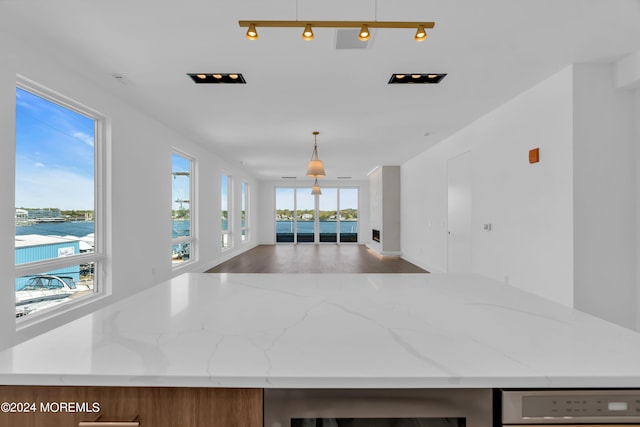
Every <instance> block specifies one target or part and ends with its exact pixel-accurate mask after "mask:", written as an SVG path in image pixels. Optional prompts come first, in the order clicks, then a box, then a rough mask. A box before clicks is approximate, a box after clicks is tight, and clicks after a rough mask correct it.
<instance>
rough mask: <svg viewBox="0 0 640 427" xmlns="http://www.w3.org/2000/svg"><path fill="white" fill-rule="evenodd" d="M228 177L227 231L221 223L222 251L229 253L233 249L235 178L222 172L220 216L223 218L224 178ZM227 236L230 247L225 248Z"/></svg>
mask: <svg viewBox="0 0 640 427" xmlns="http://www.w3.org/2000/svg"><path fill="white" fill-rule="evenodd" d="M223 176H226V177H227V229H226V230H223V229H222V223H220V232H221V233H220V248H221V250H222V251H223V252H224V251H228V250H230V249H232V248H233V177H232V175H231V174H230V173H228V172H226V171H222V172H220V215H221V217H222V211H223V209H222V197H223V195H222V177H223ZM225 235H226V236H227V240H226V241H227V242H228V245H227V246H224V242H225Z"/></svg>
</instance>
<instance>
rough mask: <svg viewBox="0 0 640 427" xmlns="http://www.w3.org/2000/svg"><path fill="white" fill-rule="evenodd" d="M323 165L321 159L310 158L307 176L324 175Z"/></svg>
mask: <svg viewBox="0 0 640 427" xmlns="http://www.w3.org/2000/svg"><path fill="white" fill-rule="evenodd" d="M325 175H326V173H325V172H324V165H323V164H322V160H311V161H310V162H309V166H307V176H309V177H314V176H320V177H322V176H325Z"/></svg>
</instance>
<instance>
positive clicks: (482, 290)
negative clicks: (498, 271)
mask: <svg viewBox="0 0 640 427" xmlns="http://www.w3.org/2000/svg"><path fill="white" fill-rule="evenodd" d="M0 384H5V385H10V384H24V385H125V386H129V385H130V386H194V387H200V386H204V387H264V388H281V387H287V388H289V387H291V388H294V387H299V388H347V387H348V388H391V387H393V388H453V387H455V388H462V387H511V388H516V387H525V388H538V387H540V388H545V387H640V334H638V333H637V332H634V331H631V330H628V329H625V328H622V327H619V326H616V325H613V324H611V323H608V322H606V321H603V320H600V319H597V318H595V317H593V316H590V315H587V314H585V313H582V312H580V311H577V310H573V309H570V308H567V307H564V306H562V305H559V304H555V303H552V302H550V301H548V300H545V299H543V298H540V297H537V296H534V295H531V294H529V293H525V292H522V291H519V290H517V289H515V288H513V287H511V286H508V285H504V284H501V283H498V282H495V281H492V280H489V279H486V278H483V277H481V276H477V275H471V274H469V275H449V274H185V275H182V276H179V277H177V278H175V279H173V280H171V281H168V282H165V283H161V284H159V285H157V286H154V287H152V288H150V289H148V290H145V291H143V292H141V293H139V294H136V295H133V296H132V297H129V298H127V299H125V300H122V301H120V302H117V303H115V304H113V305H111V306H109V307H106V308H104V309H101V310H99V311H97V312H95V313H92V314H90V315H87V316H85V317H82V318H80V319H78V320H76V321H73V322H72V323H69V324H67V325H64V326H62V327H60V328H57V329H55V330H53V331H50V332H48V333H45V334H43V335H41V336H38V337H35V338H33V339H31V340H29V341H26V342H24V343H22V344H19V345H17V346H15V347H13V348H11V349H8V350H5V351H4V352H0Z"/></svg>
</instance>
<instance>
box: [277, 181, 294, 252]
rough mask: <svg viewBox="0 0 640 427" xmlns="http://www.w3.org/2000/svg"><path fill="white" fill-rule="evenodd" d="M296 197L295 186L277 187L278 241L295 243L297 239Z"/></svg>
mask: <svg viewBox="0 0 640 427" xmlns="http://www.w3.org/2000/svg"><path fill="white" fill-rule="evenodd" d="M295 198H296V193H295V189H294V188H276V243H293V242H294V240H295V239H294V236H295V234H294V221H293V218H294V217H293V214H294V212H295V210H296V202H295Z"/></svg>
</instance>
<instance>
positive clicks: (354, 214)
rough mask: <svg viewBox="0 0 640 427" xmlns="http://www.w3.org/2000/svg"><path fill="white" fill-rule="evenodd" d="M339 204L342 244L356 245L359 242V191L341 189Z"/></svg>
mask: <svg viewBox="0 0 640 427" xmlns="http://www.w3.org/2000/svg"><path fill="white" fill-rule="evenodd" d="M338 203H339V205H340V214H339V215H338V221H339V223H340V242H343V243H346V242H350V243H355V242H357V241H358V189H357V188H340V189H339V198H338Z"/></svg>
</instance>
